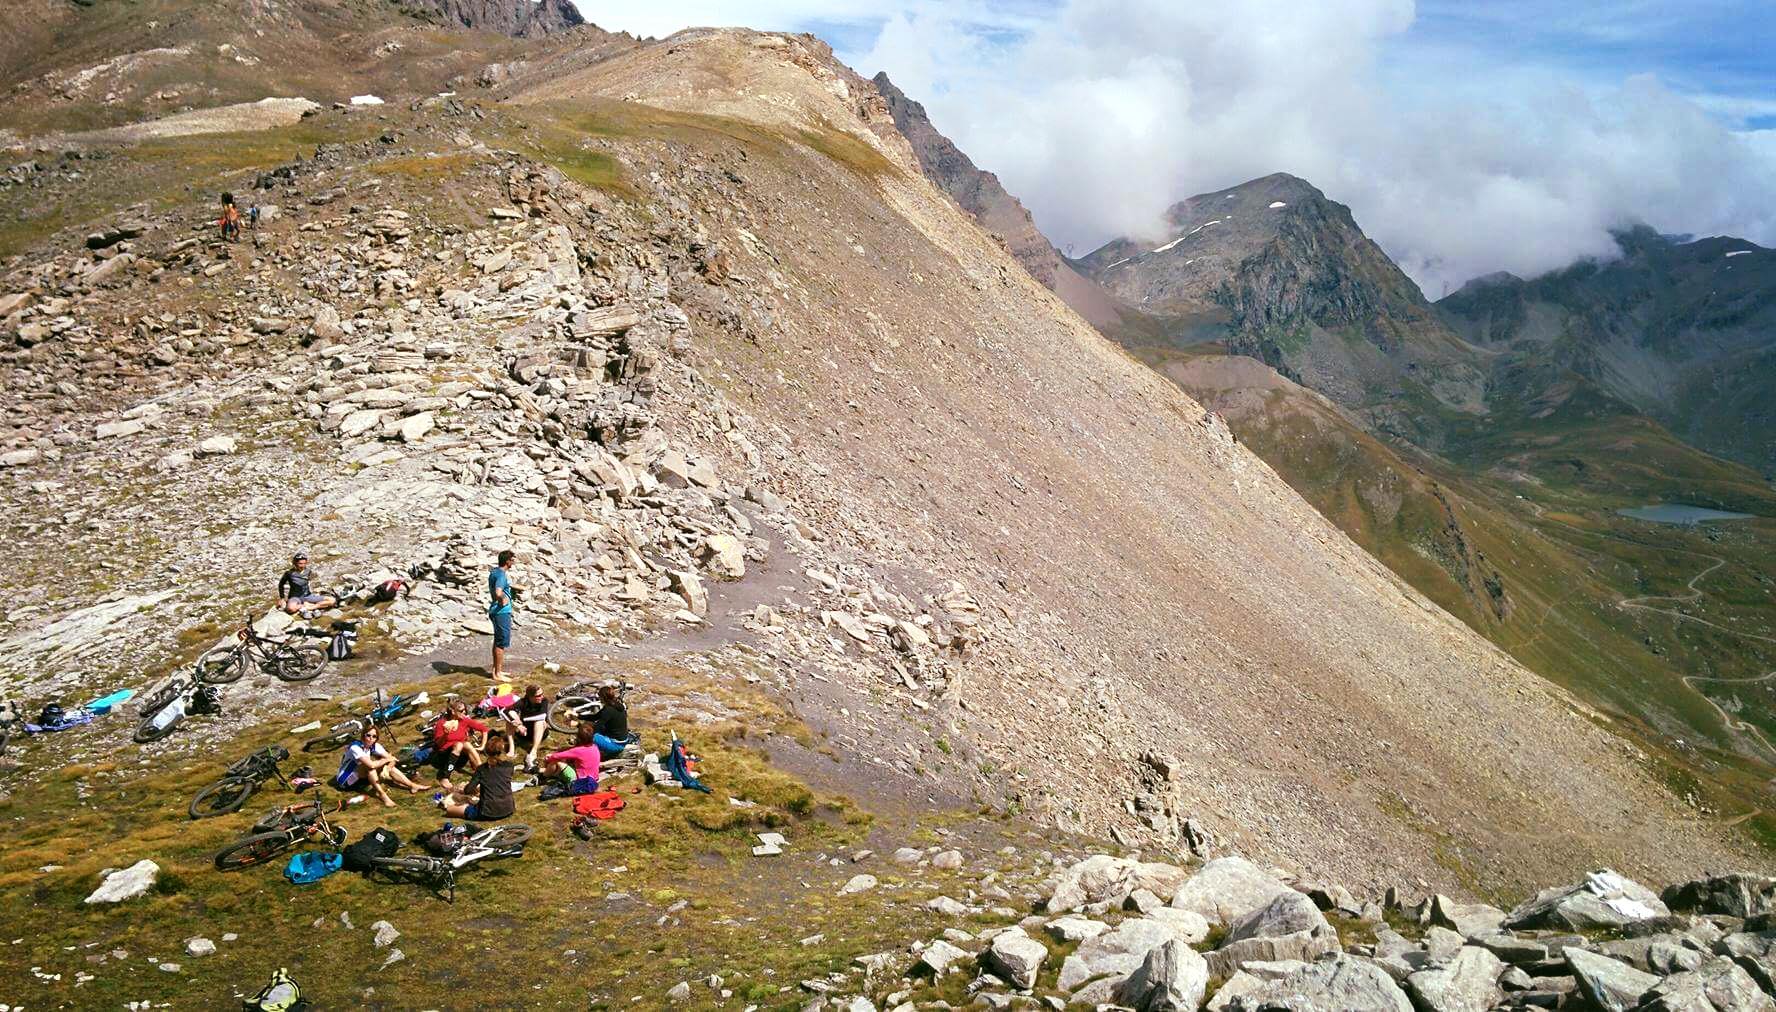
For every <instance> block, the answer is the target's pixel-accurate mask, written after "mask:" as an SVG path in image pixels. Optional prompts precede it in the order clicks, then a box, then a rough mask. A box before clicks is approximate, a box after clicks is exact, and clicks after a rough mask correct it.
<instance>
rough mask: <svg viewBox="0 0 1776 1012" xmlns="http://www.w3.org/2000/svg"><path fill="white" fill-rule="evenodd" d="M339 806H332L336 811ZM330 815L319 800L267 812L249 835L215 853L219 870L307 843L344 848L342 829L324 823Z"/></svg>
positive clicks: (257, 861) (242, 865)
mask: <svg viewBox="0 0 1776 1012" xmlns="http://www.w3.org/2000/svg"><path fill="white" fill-rule="evenodd" d="M341 807H343V806H335V807H334V808H332V809H331V812H338V811H339V810H340V808H341ZM328 814H330V812H329V809H328V808H327V806H326V803H325V802H323V801H321V800H320V799H318V798H317V799H315V800H314V801H305V802H302V803H301V804H297V805H285V806H283V807H281V808H274V809H272V810H271V811H270V812H267V813H266V814H265V815H264V816H263V817H261V818H260V819H259V821H258V822H255V823H253V832H252V834H251V835H249V836H245V837H242V838H241V839H239V840H236V841H234V842H233V843H231V844H229V845H228V846H226V847H223V848H222V849H221V850H219V851H217V852H216V868H217V870H219V871H239V870H240V869H242V868H250V867H252V866H253V865H256V864H264V863H266V862H267V861H271V860H274V859H276V858H277V857H278V856H279V855H281V854H283V853H284V852H285V851H287V850H290V849H292V848H295V847H300V846H302V845H303V844H306V843H309V842H311V841H318V842H321V843H324V844H325V845H326V846H329V847H332V848H334V849H335V850H337V849H339V848H340V847H343V846H345V827H344V826H335V825H334V824H333V823H331V822H329V821H328V820H327V816H328Z"/></svg>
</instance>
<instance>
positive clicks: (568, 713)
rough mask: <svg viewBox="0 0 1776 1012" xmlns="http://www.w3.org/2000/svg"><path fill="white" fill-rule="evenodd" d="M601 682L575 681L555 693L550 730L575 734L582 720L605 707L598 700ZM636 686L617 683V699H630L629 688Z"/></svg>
mask: <svg viewBox="0 0 1776 1012" xmlns="http://www.w3.org/2000/svg"><path fill="white" fill-rule="evenodd" d="M600 684H602V683H600V682H575V683H574V684H572V685H570V686H568V687H567V688H565V689H562V690H561V691H560V692H558V693H556V694H555V702H553V703H551V704H549V730H551V731H554V732H555V733H556V734H569V735H571V734H573V733H574V732H575V731H576V730H578V729H579V726H580V721H582V720H591V719H592V718H593V717H595V716H597V715H598V711H599V710H602V709H604V704H603V703H601V702H599V701H598V687H599V685H600ZM633 688H635V686H633V685H631V684H629V683H628V682H618V683H617V699H619V700H622V701H624V702H627V701H628V698H629V690H630V689H633Z"/></svg>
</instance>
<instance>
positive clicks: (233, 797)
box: [191, 745, 306, 819]
mask: <svg viewBox="0 0 1776 1012" xmlns="http://www.w3.org/2000/svg"><path fill="white" fill-rule="evenodd" d="M288 758H290V750H289V749H286V748H284V747H283V746H281V745H268V746H266V747H265V748H262V749H260V750H259V751H257V752H254V753H253V754H251V755H249V756H245V757H244V758H241V759H237V760H235V762H234V764H233V765H232V766H229V767H228V771H227V772H226V773H224V774H223V775H222V779H220V780H218V781H216V782H215V783H213V784H211V785H209V786H208V787H205V788H204V789H203V790H201V791H198V792H197V797H195V798H192V799H191V817H192V818H194V819H208V818H211V817H213V816H217V815H227V814H228V813H230V812H238V811H240V810H241V806H242V805H245V804H246V803H247V799H248V798H250V797H252V796H253V792H254V791H256V790H258V789H259V786H260V785H261V784H263V783H265V781H267V780H272V779H275V780H277V782H278V783H280V784H283V785H284V789H285V790H292V789H293V788H292V787H291V786H290V781H289V780H288V779H286V778H285V776H284V771H283V770H282V769H281V768H280V767H279V766H278V764H279V763H281V762H283V761H284V760H285V759H288ZM305 768H306V767H305ZM297 775H298V776H301V775H302V773H301V771H298V773H297Z"/></svg>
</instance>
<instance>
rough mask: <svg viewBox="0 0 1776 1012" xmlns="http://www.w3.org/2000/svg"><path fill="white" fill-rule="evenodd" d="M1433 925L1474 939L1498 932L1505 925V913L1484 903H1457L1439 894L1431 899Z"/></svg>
mask: <svg viewBox="0 0 1776 1012" xmlns="http://www.w3.org/2000/svg"><path fill="white" fill-rule="evenodd" d="M1431 923H1432V924H1439V925H1442V926H1443V927H1445V928H1448V929H1449V930H1451V931H1454V932H1455V933H1456V934H1459V935H1461V936H1462V937H1463V938H1473V937H1474V936H1476V935H1484V934H1490V933H1492V932H1495V931H1497V930H1498V929H1499V926H1500V925H1502V924H1504V923H1505V912H1504V911H1503V910H1500V909H1499V908H1498V907H1492V906H1487V905H1486V904H1484V903H1457V902H1455V901H1454V900H1452V899H1450V898H1449V897H1447V896H1444V895H1442V894H1441V893H1439V894H1438V895H1436V896H1434V897H1432V898H1431Z"/></svg>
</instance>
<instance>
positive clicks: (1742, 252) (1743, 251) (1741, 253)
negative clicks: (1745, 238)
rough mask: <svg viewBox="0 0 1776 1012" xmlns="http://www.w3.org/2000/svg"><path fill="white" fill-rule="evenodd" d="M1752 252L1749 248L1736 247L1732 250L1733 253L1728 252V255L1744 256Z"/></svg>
mask: <svg viewBox="0 0 1776 1012" xmlns="http://www.w3.org/2000/svg"><path fill="white" fill-rule="evenodd" d="M1750 252H1752V251H1751V250H1748V249H1736V250H1734V251H1732V252H1731V253H1728V254H1727V256H1730V257H1736V256H1744V255H1745V254H1747V253H1750Z"/></svg>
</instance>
